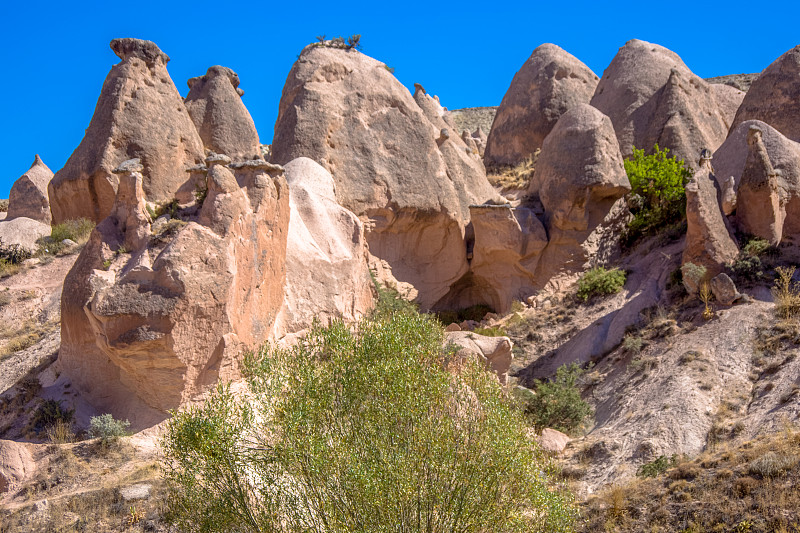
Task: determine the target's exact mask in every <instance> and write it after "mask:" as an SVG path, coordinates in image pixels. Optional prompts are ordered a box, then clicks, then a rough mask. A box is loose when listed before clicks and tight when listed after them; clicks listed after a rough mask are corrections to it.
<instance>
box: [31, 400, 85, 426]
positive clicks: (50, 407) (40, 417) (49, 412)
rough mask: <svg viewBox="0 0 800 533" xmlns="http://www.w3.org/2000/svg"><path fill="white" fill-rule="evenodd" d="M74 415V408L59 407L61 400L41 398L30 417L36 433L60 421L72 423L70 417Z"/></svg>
mask: <svg viewBox="0 0 800 533" xmlns="http://www.w3.org/2000/svg"><path fill="white" fill-rule="evenodd" d="M74 416H75V409H65V408H63V407H61V402H60V401H58V400H42V403H40V404H39V407H38V408H37V409H36V412H35V413H34V414H33V417H32V418H31V425H32V426H33V429H34V431H36V432H37V433H38V432H40V431H42V430H43V429H47V428H49V427H51V426H54V425H55V424H56V423H58V422H61V423H64V424H67V425H69V424H72V419H73V418H74Z"/></svg>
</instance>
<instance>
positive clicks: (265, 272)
mask: <svg viewBox="0 0 800 533" xmlns="http://www.w3.org/2000/svg"><path fill="white" fill-rule="evenodd" d="M209 165H210V167H209V170H208V178H207V179H208V196H207V197H206V199H205V202H204V203H203V205H202V208H201V209H200V211H199V213H197V214H196V215H194V216H189V221H188V223H186V224H183V225H178V226H177V227H176V229H175V233H174V234H173V235H171V236H170V235H168V234H164V235H162V236H159V237H154V238H153V239H150V240H149V241H147V242H146V243H145V245H144V246H143V247H142V248H141V249H138V250H130V251H129V252H128V253H115V250H118V249H119V247H120V246H122V245H124V243H126V242H128V240H129V239H131V236H130V235H131V234H132V233H133V234H134V235H135V238H136V239H138V238H139V237H140V236H141V234H140V229H141V225H142V224H144V225H145V226H147V225H148V224H147V223H146V222H145V221H144V220H142V219H141V218H139V217H138V215H137V214H136V212H137V210H138V209H139V208H140V197H139V196H138V194H137V193H136V190H137V187H136V185H137V184H138V179H136V180H131V181H132V182H133V191H134V194H128V195H126V194H125V191H126V190H127V188H125V187H121V188H120V191H119V192H118V194H117V203H116V205H115V206H114V208H113V209H112V214H111V215H110V216H109V217H107V218H106V219H104V220H103V221H102V222H101V223H100V224H98V226H97V228H96V229H95V230H94V231H93V232H92V235H91V237H90V239H89V242H88V243H87V245H86V246H85V247H84V249H83V251H82V252H81V254H80V256H79V258H78V260H77V261H76V263H75V265H74V266H73V268H72V270H71V271H70V272H69V274H68V275H67V278H66V280H65V282H64V290H63V294H62V298H61V306H62V322H61V338H62V344H61V350H60V352H59V359H58V364H59V368H60V371H61V373H62V375H64V376H66V377H68V378H69V379H70V380H71V382H72V384H73V385H74V389H75V390H77V391H78V392H79V393H80V394H82V395H84V397H85V398H86V399H87V400H88V401H89V402H90V403H91V404H92V405H93V406H94V407H95V408H96V409H97V410H98V411H99V412H110V413H112V414H113V415H114V416H115V417H117V418H128V419H129V420H130V421H131V423H132V425H133V428H134V429H136V428H141V427H145V426H147V425H150V424H152V423H154V422H156V421H159V420H161V419H163V418H164V417H165V416H166V412H167V410H168V409H175V408H177V407H179V406H180V405H182V404H183V403H185V402H187V401H189V400H191V399H192V398H195V397H197V395H198V394H202V393H204V392H205V391H207V390H208V389H210V388H211V387H213V386H214V385H215V384H216V383H217V381H218V380H229V379H235V378H237V377H238V376H239V372H240V368H239V365H240V362H241V359H240V358H241V356H242V351H243V350H244V349H248V348H254V347H257V346H259V345H260V344H261V343H262V342H264V341H265V340H267V339H268V338H270V334H271V332H272V328H273V325H274V322H275V318H276V315H277V313H278V311H279V310H280V307H281V305H282V302H283V290H284V280H285V257H286V237H287V229H288V224H289V193H288V186H287V184H286V180H285V178H284V177H283V175H282V172H281V169H280V167H276V166H275V165H270V164H269V163H266V162H264V161H256V162H252V164H249V165H242V166H241V167H240V168H238V169H237V170H236V173H235V174H234V172H232V171H231V170H229V169H227V168H225V167H224V166H223V165H221V164H219V163H214V162H209ZM128 170H129V171H130V172H129V173H128V176H129V177H134V178H136V177H137V176H136V172H135V171H133V170H132V169H131V168H130V167H129V168H128ZM128 192H130V191H128ZM131 215H133V218H131ZM187 216H188V215H187ZM132 220H133V221H134V223H133V224H132V223H131V221H132Z"/></svg>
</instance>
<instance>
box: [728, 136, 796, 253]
mask: <svg viewBox="0 0 800 533" xmlns="http://www.w3.org/2000/svg"><path fill="white" fill-rule="evenodd" d="M747 148H748V150H747V159H746V160H745V164H744V170H743V171H742V178H741V180H740V181H739V189H738V193H737V196H736V205H737V210H736V222H737V224H738V225H739V227H740V228H741V229H742V230H743V231H744V232H745V233H747V234H749V235H754V236H756V237H760V238H762V239H766V240H767V241H769V243H770V244H772V245H778V244H779V243H780V242H781V238H782V237H783V221H784V219H785V218H786V207H785V205H786V194H785V192H783V191H781V189H780V183H779V182H778V173H777V172H776V171H775V168H774V167H773V166H772V163H771V162H770V160H769V154H768V153H767V148H766V146H764V142H763V140H762V133H761V130H760V129H758V127H755V126H754V127H752V128H750V131H748V132H747Z"/></svg>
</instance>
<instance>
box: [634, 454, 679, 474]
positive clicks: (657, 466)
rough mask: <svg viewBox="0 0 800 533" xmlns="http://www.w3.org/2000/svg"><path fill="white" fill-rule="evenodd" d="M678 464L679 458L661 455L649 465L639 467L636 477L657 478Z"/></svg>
mask: <svg viewBox="0 0 800 533" xmlns="http://www.w3.org/2000/svg"><path fill="white" fill-rule="evenodd" d="M677 464H678V456H677V455H672V456H671V457H667V456H666V455H660V456H659V457H658V459H655V460H654V461H651V462H649V463H645V464H643V465H641V466H640V467H639V469H638V470H637V471H636V475H637V476H639V477H656V476H658V475H660V474H663V473H664V472H666V471H667V469H669V468H672V467H673V466H675V465H677Z"/></svg>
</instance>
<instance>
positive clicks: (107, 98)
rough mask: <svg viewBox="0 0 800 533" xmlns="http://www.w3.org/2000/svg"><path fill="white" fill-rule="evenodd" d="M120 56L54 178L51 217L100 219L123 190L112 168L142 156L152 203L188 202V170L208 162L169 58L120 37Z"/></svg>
mask: <svg viewBox="0 0 800 533" xmlns="http://www.w3.org/2000/svg"><path fill="white" fill-rule="evenodd" d="M111 48H112V49H113V50H114V52H115V53H116V54H117V55H118V56H119V57H120V59H121V60H122V61H121V62H120V63H118V64H116V65H114V67H112V69H111V72H110V73H109V74H108V76H107V77H106V80H105V82H104V83H103V89H102V92H101V93H100V98H99V99H98V100H97V106H96V107H95V112H94V116H92V120H91V122H90V123H89V127H88V128H87V129H86V134H85V136H84V138H83V140H82V141H81V143H80V145H78V147H77V148H76V149H75V151H74V152H73V153H72V155H71V156H70V158H69V159H68V160H67V163H66V164H65V165H64V168H62V169H61V170H59V171H58V172H56V174H55V176H54V177H53V179H52V181H51V182H50V188H49V194H50V203H51V210H52V214H53V221H54V222H55V223H60V222H63V221H65V220H69V219H75V218H81V217H84V218H89V219H91V220H94V221H95V222H100V221H101V220H103V219H104V218H105V217H106V216H108V214H109V213H110V212H111V208H112V206H113V205H114V198H115V195H116V190H117V180H116V177H115V176H114V175H113V174H112V170H113V169H114V168H116V167H117V166H118V165H119V164H120V163H122V162H123V161H125V160H128V159H133V158H139V159H141V161H142V165H143V166H144V172H143V173H142V175H143V177H144V182H143V190H144V193H145V195H146V197H147V200H148V201H151V202H167V201H170V200H172V199H173V198H175V197H178V198H179V199H180V200H182V201H187V202H188V201H190V200H191V198H192V192H193V191H194V188H195V184H194V183H191V182H189V181H187V175H186V173H185V172H184V170H185V169H186V168H187V167H190V166H192V165H194V164H195V163H198V162H201V161H202V160H203V157H204V156H203V144H202V141H201V140H200V136H199V135H198V134H197V130H196V129H195V127H194V124H193V123H192V120H191V118H190V117H189V114H188V112H187V111H186V108H185V107H184V105H183V99H182V98H181V95H180V94H179V93H178V90H177V89H176V88H175V85H174V84H173V83H172V80H171V79H170V77H169V74H168V73H167V66H166V65H167V62H168V61H169V57H167V55H166V54H164V53H163V52H161V50H159V48H158V46H156V45H155V43H152V42H150V41H141V40H139V39H114V40H113V41H111Z"/></svg>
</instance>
